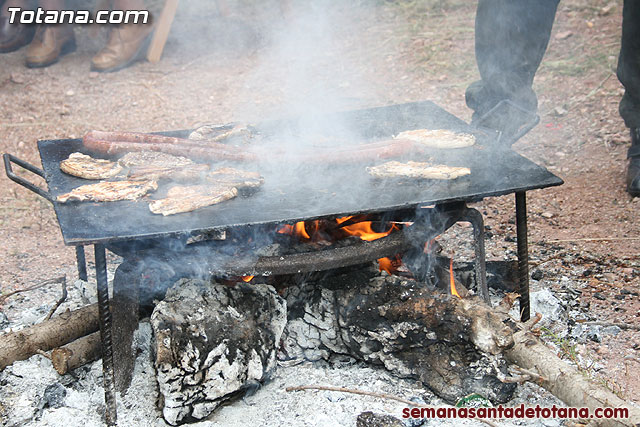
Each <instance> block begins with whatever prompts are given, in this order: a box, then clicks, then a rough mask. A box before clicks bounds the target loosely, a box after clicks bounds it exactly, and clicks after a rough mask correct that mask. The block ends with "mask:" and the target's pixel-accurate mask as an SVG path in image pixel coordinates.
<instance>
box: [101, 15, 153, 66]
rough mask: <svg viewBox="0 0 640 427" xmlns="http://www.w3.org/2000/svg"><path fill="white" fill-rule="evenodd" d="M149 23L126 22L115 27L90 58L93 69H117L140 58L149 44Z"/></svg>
mask: <svg viewBox="0 0 640 427" xmlns="http://www.w3.org/2000/svg"><path fill="white" fill-rule="evenodd" d="M152 31H153V27H152V26H151V25H143V24H127V25H121V26H119V27H115V28H113V29H112V30H111V34H109V41H108V42H107V45H106V46H105V47H104V48H103V49H102V50H101V51H100V52H98V53H97V54H96V56H94V57H93V59H92V60H91V69H92V70H94V71H117V70H121V69H122V68H125V67H128V66H129V65H131V64H133V63H134V62H135V61H137V60H138V59H140V58H141V57H142V56H143V55H144V52H145V51H146V48H147V46H148V44H149V40H150V38H151V37H150V36H151V32H152Z"/></svg>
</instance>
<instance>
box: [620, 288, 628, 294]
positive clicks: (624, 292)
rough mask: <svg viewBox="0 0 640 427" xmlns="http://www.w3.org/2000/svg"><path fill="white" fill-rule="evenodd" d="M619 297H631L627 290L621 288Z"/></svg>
mask: <svg viewBox="0 0 640 427" xmlns="http://www.w3.org/2000/svg"><path fill="white" fill-rule="evenodd" d="M620 295H631V291H630V290H629V289H625V288H622V289H620Z"/></svg>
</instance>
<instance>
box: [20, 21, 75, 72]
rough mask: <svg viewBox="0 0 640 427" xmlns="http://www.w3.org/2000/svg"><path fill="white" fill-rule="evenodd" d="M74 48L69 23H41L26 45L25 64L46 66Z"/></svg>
mask: <svg viewBox="0 0 640 427" xmlns="http://www.w3.org/2000/svg"><path fill="white" fill-rule="evenodd" d="M74 50H76V38H75V36H74V34H73V28H72V27H71V25H68V24H56V25H41V26H39V27H38V29H37V30H36V35H35V36H34V38H33V41H32V42H31V44H30V45H29V46H28V47H27V58H26V65H27V67H29V68H38V67H47V66H49V65H51V64H54V63H56V62H57V61H58V58H60V56H62V55H65V54H67V53H70V52H73V51H74Z"/></svg>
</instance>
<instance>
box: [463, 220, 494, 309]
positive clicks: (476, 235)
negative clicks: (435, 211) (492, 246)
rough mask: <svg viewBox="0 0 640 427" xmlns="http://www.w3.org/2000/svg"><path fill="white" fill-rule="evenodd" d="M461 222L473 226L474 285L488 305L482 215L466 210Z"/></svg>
mask: <svg viewBox="0 0 640 427" xmlns="http://www.w3.org/2000/svg"><path fill="white" fill-rule="evenodd" d="M461 220H463V221H469V222H470V223H471V225H472V226H473V239H474V243H475V245H474V246H475V262H474V267H475V274H476V284H477V286H478V290H479V291H480V296H481V297H482V299H483V300H484V301H485V302H486V303H487V304H490V303H491V301H490V299H489V287H488V286H487V266H486V259H485V257H486V254H485V250H484V220H483V218H482V214H481V213H480V212H479V211H478V210H476V209H472V208H467V209H466V210H465V212H464V215H463V216H462V218H461Z"/></svg>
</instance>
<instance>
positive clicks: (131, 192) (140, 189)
mask: <svg viewBox="0 0 640 427" xmlns="http://www.w3.org/2000/svg"><path fill="white" fill-rule="evenodd" d="M157 188H158V183H157V182H155V181H113V182H110V181H102V182H99V183H97V184H88V185H82V186H80V187H77V188H74V189H73V190H71V191H70V192H69V193H65V194H61V195H59V196H58V198H57V200H58V202H60V203H66V202H68V201H70V200H76V201H79V202H84V201H92V202H115V201H117V200H137V199H139V198H140V197H142V196H144V195H145V194H147V193H149V192H150V191H155V190H156V189H157Z"/></svg>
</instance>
